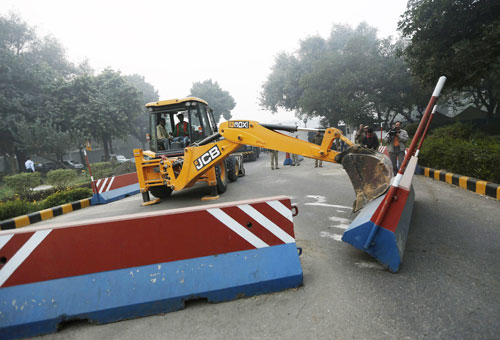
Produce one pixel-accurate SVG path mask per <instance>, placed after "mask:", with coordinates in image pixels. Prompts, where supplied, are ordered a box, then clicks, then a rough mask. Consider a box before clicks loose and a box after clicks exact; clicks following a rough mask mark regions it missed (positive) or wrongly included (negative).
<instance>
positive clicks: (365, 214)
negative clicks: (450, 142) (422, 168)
mask: <svg viewBox="0 0 500 340" xmlns="http://www.w3.org/2000/svg"><path fill="white" fill-rule="evenodd" d="M417 160H418V159H417V158H416V157H412V158H411V159H410V163H409V164H408V167H407V168H406V171H405V173H404V175H403V178H402V180H401V182H400V185H399V187H398V188H397V191H396V194H395V196H396V197H397V199H396V200H394V201H393V202H392V203H391V205H390V207H389V210H388V212H387V214H386V215H385V217H384V218H383V219H382V221H381V223H380V225H379V226H376V225H375V221H376V220H377V217H378V214H379V212H380V210H381V208H382V207H381V206H382V202H383V200H384V199H385V196H386V195H383V196H380V197H378V198H377V199H375V200H373V201H371V202H370V203H368V204H367V205H366V206H365V207H364V208H363V209H361V210H360V213H359V214H358V216H356V218H355V219H354V220H353V221H352V223H351V224H350V226H349V228H348V229H347V230H346V231H345V232H344V235H343V236H342V241H344V242H346V243H349V244H351V245H353V246H354V247H356V248H358V249H360V250H362V251H364V252H366V253H368V254H370V255H372V256H373V257H375V258H376V259H377V260H378V261H379V262H380V263H382V264H383V265H384V266H385V267H387V268H388V269H389V270H390V271H391V272H397V271H399V267H400V265H401V263H402V262H403V256H404V250H405V245H406V240H407V237H408V231H409V229H410V222H411V215H412V212H413V204H414V201H415V192H414V190H413V186H412V180H413V175H414V173H415V168H416V166H417ZM386 194H387V193H386ZM372 232H375V237H374V238H373V240H372V242H371V243H370V244H368V245H367V244H366V243H367V240H368V239H369V237H370V234H371V233H372Z"/></svg>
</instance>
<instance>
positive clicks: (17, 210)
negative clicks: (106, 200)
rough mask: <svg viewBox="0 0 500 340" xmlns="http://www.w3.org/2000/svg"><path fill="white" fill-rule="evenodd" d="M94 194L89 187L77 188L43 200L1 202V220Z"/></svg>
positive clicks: (57, 193)
mask: <svg viewBox="0 0 500 340" xmlns="http://www.w3.org/2000/svg"><path fill="white" fill-rule="evenodd" d="M90 196H92V190H91V189H89V188H77V189H72V190H66V191H60V192H56V193H54V194H52V195H50V196H49V197H47V198H46V199H45V200H43V201H39V202H37V201H34V202H30V201H26V200H21V199H16V200H11V201H7V202H0V221H3V220H6V219H9V218H13V217H17V216H21V215H26V214H29V213H32V212H35V211H39V210H43V209H48V208H52V207H56V206H58V205H62V204H66V203H71V202H74V201H78V200H81V199H84V198H88V197H90Z"/></svg>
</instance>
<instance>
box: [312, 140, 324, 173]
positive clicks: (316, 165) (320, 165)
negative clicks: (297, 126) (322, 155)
mask: <svg viewBox="0 0 500 340" xmlns="http://www.w3.org/2000/svg"><path fill="white" fill-rule="evenodd" d="M322 141H323V136H321V133H320V132H319V131H318V132H316V135H315V136H314V144H317V145H321V142H322ZM318 166H319V167H320V168H322V167H323V161H322V160H321V159H316V160H315V161H314V167H315V168H317V167H318Z"/></svg>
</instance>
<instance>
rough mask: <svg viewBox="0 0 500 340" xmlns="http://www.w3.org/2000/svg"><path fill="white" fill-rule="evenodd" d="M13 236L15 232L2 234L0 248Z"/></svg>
mask: <svg viewBox="0 0 500 340" xmlns="http://www.w3.org/2000/svg"><path fill="white" fill-rule="evenodd" d="M12 236H14V234H10V235H3V236H0V249H2V248H3V246H4V245H6V244H7V242H9V240H10V239H11V238H12Z"/></svg>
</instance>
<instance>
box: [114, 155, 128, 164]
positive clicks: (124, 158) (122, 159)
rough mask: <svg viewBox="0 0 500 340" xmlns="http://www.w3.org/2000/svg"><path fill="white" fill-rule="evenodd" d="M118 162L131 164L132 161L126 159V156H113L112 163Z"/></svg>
mask: <svg viewBox="0 0 500 340" xmlns="http://www.w3.org/2000/svg"><path fill="white" fill-rule="evenodd" d="M113 160H115V161H117V162H118V163H125V162H131V160H130V159H128V158H126V157H125V156H124V155H111V161H113Z"/></svg>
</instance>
